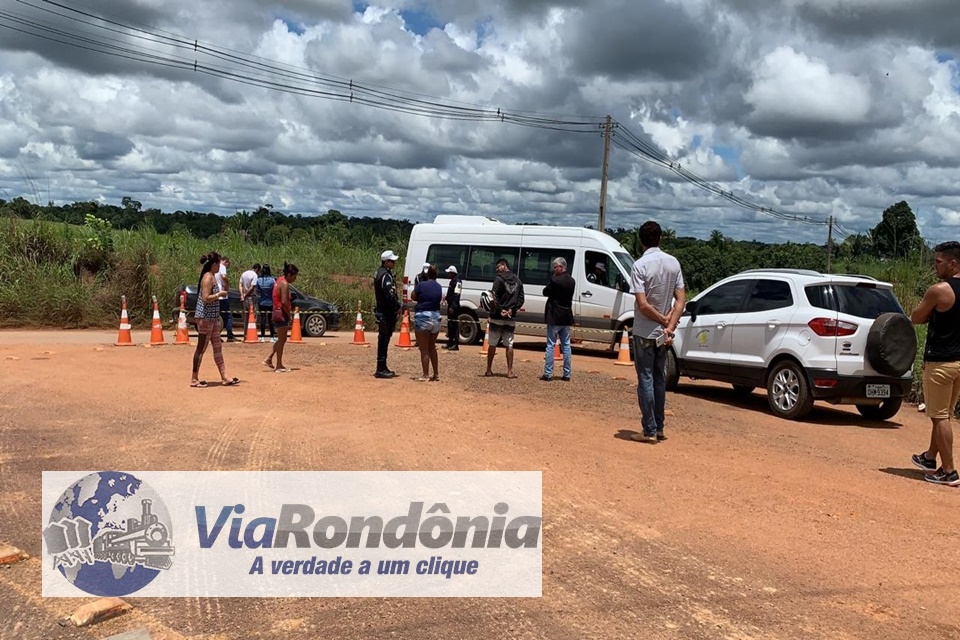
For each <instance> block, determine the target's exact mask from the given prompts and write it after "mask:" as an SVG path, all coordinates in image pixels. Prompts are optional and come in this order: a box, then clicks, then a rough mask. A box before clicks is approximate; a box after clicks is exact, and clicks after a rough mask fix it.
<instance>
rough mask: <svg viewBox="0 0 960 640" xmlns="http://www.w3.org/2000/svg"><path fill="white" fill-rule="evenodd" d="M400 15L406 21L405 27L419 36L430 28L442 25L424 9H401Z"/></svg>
mask: <svg viewBox="0 0 960 640" xmlns="http://www.w3.org/2000/svg"><path fill="white" fill-rule="evenodd" d="M400 17H402V18H403V21H404V22H405V23H406V25H407V29H408V30H410V31H412V32H414V33H415V34H417V35H419V36H425V35H427V33H429V32H430V30H431V29H443V25H442V24H440V23H439V22H437V19H436V18H434V17H433V16H432V15H430V14H429V13H428V12H426V11H415V10H408V11H401V12H400Z"/></svg>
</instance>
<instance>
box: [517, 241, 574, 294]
mask: <svg viewBox="0 0 960 640" xmlns="http://www.w3.org/2000/svg"><path fill="white" fill-rule="evenodd" d="M575 255H576V251H574V250H573V249H540V248H532V249H524V250H523V257H522V258H521V260H520V272H519V273H517V276H519V278H520V282H522V283H523V284H525V285H528V284H530V285H538V286H541V287H542V286H544V285H546V284H547V283H548V282H550V276H552V275H553V266H552V265H553V260H554V258H563V259H564V260H566V261H567V272H568V273H573V258H574V256H575Z"/></svg>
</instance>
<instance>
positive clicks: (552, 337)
mask: <svg viewBox="0 0 960 640" xmlns="http://www.w3.org/2000/svg"><path fill="white" fill-rule="evenodd" d="M576 288H577V283H576V282H575V281H574V279H573V278H572V277H571V276H570V274H569V273H567V261H566V260H564V259H563V258H554V260H553V275H552V276H550V282H548V283H547V286H545V287H544V288H543V295H544V296H545V297H546V298H547V304H546V307H545V309H544V322H546V323H547V355H546V358H545V359H544V361H543V375H542V376H540V379H541V380H543V381H545V382H550V380H551V379H552V377H553V353H554V349H555V347H556V344H557V339H558V338H559V340H560V353H562V354H563V377H562V378H561V380H563V381H564V382H569V381H570V360H571V356H570V327H572V326H573V292H574V290H575V289H576Z"/></svg>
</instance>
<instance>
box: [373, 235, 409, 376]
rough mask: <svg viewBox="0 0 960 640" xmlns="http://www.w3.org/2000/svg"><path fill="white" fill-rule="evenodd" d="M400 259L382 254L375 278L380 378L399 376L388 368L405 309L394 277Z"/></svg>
mask: <svg viewBox="0 0 960 640" xmlns="http://www.w3.org/2000/svg"><path fill="white" fill-rule="evenodd" d="M399 258H400V256H398V255H395V254H394V253H393V251H384V252H383V253H381V254H380V268H379V269H377V273H376V275H374V276H373V293H374V295H375V296H376V300H377V306H376V308H375V309H374V315H375V316H376V318H377V372H376V373H375V374H374V375H375V376H376V377H378V378H393V377H394V376H396V375H397V374H396V373H394V372H393V371H390V369H388V368H387V348H388V347H389V346H390V338H391V337H392V336H393V330H394V328H395V327H396V326H397V314H398V313H399V312H400V309H401V308H402V307H403V303H402V302H401V300H400V298H399V296H398V295H397V281H396V279H394V276H393V267H394V266H395V265H396V264H397V260H398V259H399Z"/></svg>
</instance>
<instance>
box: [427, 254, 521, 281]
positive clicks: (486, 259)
mask: <svg viewBox="0 0 960 640" xmlns="http://www.w3.org/2000/svg"><path fill="white" fill-rule="evenodd" d="M519 253H520V250H519V249H518V248H517V247H470V262H469V263H468V265H467V275H466V278H465V279H466V280H482V281H484V282H493V277H494V276H495V275H497V270H496V266H497V260H499V259H500V258H505V259H506V260H507V264H509V265H510V270H511V271H513V272H514V273H516V272H517V256H518V255H519ZM441 268H442V267H441Z"/></svg>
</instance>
